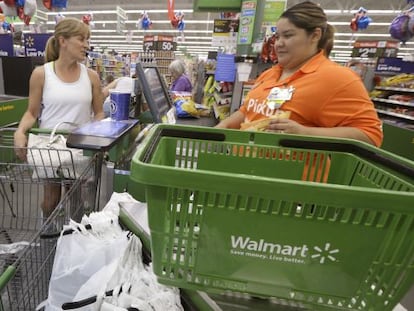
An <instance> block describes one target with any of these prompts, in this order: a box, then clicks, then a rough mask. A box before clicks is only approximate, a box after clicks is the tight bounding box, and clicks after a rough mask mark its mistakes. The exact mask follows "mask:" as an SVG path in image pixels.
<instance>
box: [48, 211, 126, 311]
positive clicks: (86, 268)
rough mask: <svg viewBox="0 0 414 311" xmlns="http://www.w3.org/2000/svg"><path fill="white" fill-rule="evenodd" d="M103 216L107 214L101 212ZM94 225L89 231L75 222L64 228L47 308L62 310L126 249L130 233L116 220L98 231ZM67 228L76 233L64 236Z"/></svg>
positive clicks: (56, 256)
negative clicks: (85, 284)
mask: <svg viewBox="0 0 414 311" xmlns="http://www.w3.org/2000/svg"><path fill="white" fill-rule="evenodd" d="M102 217H103V218H105V217H107V215H105V213H102ZM109 218H110V217H109ZM91 226H92V229H91V230H87V229H86V228H85V226H84V225H82V224H77V223H75V222H73V221H72V222H71V224H70V225H69V226H65V227H64V230H63V231H62V235H61V237H60V238H59V240H58V242H57V247H56V255H55V261H54V263H53V270H52V275H51V278H50V283H49V295H48V300H47V303H46V309H45V310H46V311H55V310H61V306H62V304H63V303H65V302H69V301H72V300H73V298H74V297H75V295H76V293H77V292H78V290H79V288H80V287H81V286H82V285H83V284H84V283H86V282H87V281H88V280H89V279H90V277H91V276H92V275H94V274H95V273H96V272H97V271H99V270H101V269H102V268H103V267H106V266H110V265H111V264H115V265H116V262H117V261H118V260H119V259H120V257H121V256H122V254H123V253H124V252H125V249H126V247H127V245H128V237H127V235H128V232H125V231H122V230H121V229H120V228H119V224H118V223H117V222H116V223H112V224H111V223H110V221H109V223H108V222H107V227H106V229H105V230H97V232H94V229H93V228H94V226H95V227H96V226H99V225H97V224H96V223H95V224H93V223H92V224H91ZM67 230H73V233H71V234H67V235H64V232H65V231H67ZM114 262H115V263H114ZM104 282H105V280H104Z"/></svg>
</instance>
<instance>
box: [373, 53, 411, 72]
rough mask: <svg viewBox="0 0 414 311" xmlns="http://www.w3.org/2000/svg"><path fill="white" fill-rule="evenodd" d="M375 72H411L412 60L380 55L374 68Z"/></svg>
mask: <svg viewBox="0 0 414 311" xmlns="http://www.w3.org/2000/svg"><path fill="white" fill-rule="evenodd" d="M375 71H377V72H393V73H413V72H414V62H409V61H404V60H403V59H402V58H394V57H380V58H378V61H377V66H376V68H375Z"/></svg>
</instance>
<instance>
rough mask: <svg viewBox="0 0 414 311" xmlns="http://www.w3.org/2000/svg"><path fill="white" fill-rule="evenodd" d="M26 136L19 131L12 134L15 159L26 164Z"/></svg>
mask: <svg viewBox="0 0 414 311" xmlns="http://www.w3.org/2000/svg"><path fill="white" fill-rule="evenodd" d="M26 147H27V136H26V134H25V133H22V132H20V131H16V132H14V150H15V153H16V155H17V157H18V158H19V159H20V160H22V161H24V162H26V160H27V149H26Z"/></svg>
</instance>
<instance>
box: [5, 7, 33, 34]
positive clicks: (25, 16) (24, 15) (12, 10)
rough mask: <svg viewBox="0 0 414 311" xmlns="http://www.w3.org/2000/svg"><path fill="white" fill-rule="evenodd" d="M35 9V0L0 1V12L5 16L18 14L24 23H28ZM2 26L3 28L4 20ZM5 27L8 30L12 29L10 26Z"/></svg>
mask: <svg viewBox="0 0 414 311" xmlns="http://www.w3.org/2000/svg"><path fill="white" fill-rule="evenodd" d="M36 10H37V4H36V0H4V1H1V2H0V13H3V14H4V15H5V16H12V17H14V16H18V17H19V18H20V20H22V21H23V22H24V23H25V24H26V25H29V23H30V20H31V18H32V17H33V15H34V14H35V13H36ZM2 28H3V29H5V26H4V22H3V24H2ZM7 28H8V30H9V31H13V29H12V28H11V27H9V26H8V27H7Z"/></svg>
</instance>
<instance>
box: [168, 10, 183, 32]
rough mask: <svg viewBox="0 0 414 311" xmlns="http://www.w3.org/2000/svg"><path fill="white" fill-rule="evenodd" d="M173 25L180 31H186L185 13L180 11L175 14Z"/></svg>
mask: <svg viewBox="0 0 414 311" xmlns="http://www.w3.org/2000/svg"><path fill="white" fill-rule="evenodd" d="M171 25H172V26H173V27H174V28H176V29H178V31H184V28H185V22H184V12H182V11H178V12H176V13H175V14H174V18H173V19H172V20H171Z"/></svg>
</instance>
